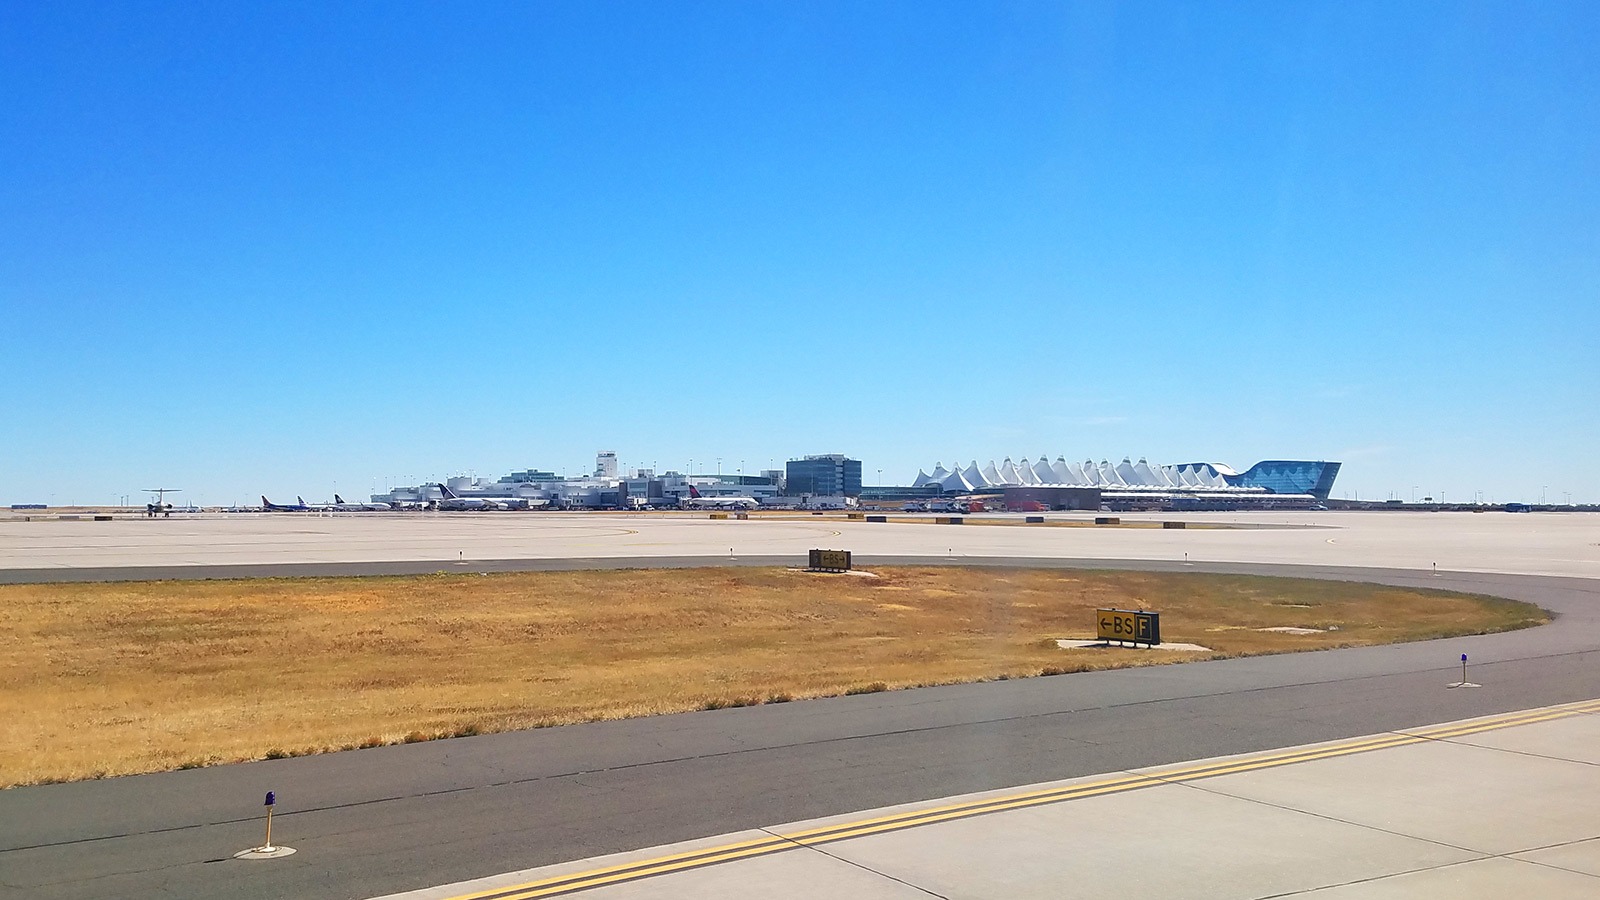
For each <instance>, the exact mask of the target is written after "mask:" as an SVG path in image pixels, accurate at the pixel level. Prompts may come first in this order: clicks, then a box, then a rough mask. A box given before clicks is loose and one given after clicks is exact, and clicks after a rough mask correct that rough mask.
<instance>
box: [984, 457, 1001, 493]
mask: <svg viewBox="0 0 1600 900" xmlns="http://www.w3.org/2000/svg"><path fill="white" fill-rule="evenodd" d="M983 483H984V484H986V485H988V486H989V487H998V486H999V485H1000V484H1001V481H1000V473H999V472H998V471H996V470H995V467H994V460H992V459H991V460H989V464H988V465H987V466H984V467H983Z"/></svg>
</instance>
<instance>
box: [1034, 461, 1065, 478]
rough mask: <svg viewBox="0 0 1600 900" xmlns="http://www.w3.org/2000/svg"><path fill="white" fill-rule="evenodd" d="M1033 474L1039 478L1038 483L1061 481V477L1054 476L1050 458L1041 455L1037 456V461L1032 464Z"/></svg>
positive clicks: (1054, 472)
mask: <svg viewBox="0 0 1600 900" xmlns="http://www.w3.org/2000/svg"><path fill="white" fill-rule="evenodd" d="M1033 476H1034V477H1035V478H1037V479H1039V483H1040V484H1060V483H1061V479H1059V478H1057V477H1056V471H1055V469H1052V468H1050V460H1048V459H1046V458H1044V457H1043V456H1041V457H1039V461H1038V462H1036V463H1034V464H1033Z"/></svg>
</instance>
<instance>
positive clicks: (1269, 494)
mask: <svg viewBox="0 0 1600 900" xmlns="http://www.w3.org/2000/svg"><path fill="white" fill-rule="evenodd" d="M1338 474H1339V463H1336V462H1325V461H1321V460H1317V461H1311V460H1264V461H1262V462H1258V463H1256V464H1255V465H1253V466H1251V467H1250V468H1249V469H1246V470H1245V471H1243V472H1239V471H1237V470H1235V469H1233V468H1232V467H1231V466H1227V465H1224V464H1222V463H1205V462H1201V463H1179V464H1176V465H1157V466H1152V465H1150V463H1149V462H1148V461H1147V460H1145V459H1143V458H1141V459H1140V460H1139V461H1138V462H1133V461H1131V460H1130V459H1128V458H1127V457H1124V458H1123V460H1122V462H1120V463H1117V464H1115V465H1113V464H1112V463H1111V462H1110V461H1109V460H1104V459H1102V460H1101V461H1100V462H1099V463H1096V462H1094V461H1093V460H1092V459H1089V460H1084V461H1083V462H1081V463H1077V462H1067V460H1066V458H1065V457H1060V456H1058V457H1056V460H1055V461H1054V462H1051V461H1050V460H1049V458H1048V457H1045V456H1041V457H1039V459H1038V461H1036V462H1029V461H1028V459H1027V458H1026V457H1024V458H1023V459H1022V461H1021V462H1019V463H1013V462H1012V461H1011V458H1010V457H1006V459H1005V460H1004V461H1003V462H1001V463H1000V464H999V465H996V464H995V463H994V462H993V461H992V460H991V461H990V462H989V464H988V465H987V466H984V467H982V468H980V467H979V466H978V463H977V460H973V461H972V463H971V464H970V465H968V466H967V467H966V468H960V467H957V468H953V469H946V468H945V467H944V466H943V465H942V464H935V465H934V468H933V471H932V472H931V473H930V472H924V471H920V470H919V471H918V472H917V479H916V481H915V482H913V483H912V486H913V487H914V488H921V489H934V488H937V489H938V491H939V493H941V494H944V495H961V494H996V493H998V494H1001V495H1003V496H1004V497H1005V501H1006V506H1007V507H1008V508H1012V509H1024V508H1029V509H1031V508H1045V509H1089V508H1099V507H1100V506H1107V507H1110V508H1111V509H1141V508H1149V509H1247V508H1250V509H1261V508H1294V507H1308V506H1314V505H1318V504H1320V503H1322V502H1323V501H1325V500H1327V499H1328V494H1329V492H1331V491H1332V490H1333V480H1334V478H1335V477H1337V476H1338Z"/></svg>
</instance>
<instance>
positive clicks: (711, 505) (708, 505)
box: [683, 484, 761, 509]
mask: <svg viewBox="0 0 1600 900" xmlns="http://www.w3.org/2000/svg"><path fill="white" fill-rule="evenodd" d="M760 505H761V501H760V500H757V499H756V498H754V497H702V496H700V491H699V489H698V488H696V487H695V486H694V485H692V484H691V485H689V499H687V500H685V501H683V506H684V508H685V509H755V508H756V507H758V506H760Z"/></svg>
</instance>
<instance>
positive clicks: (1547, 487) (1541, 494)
mask: <svg viewBox="0 0 1600 900" xmlns="http://www.w3.org/2000/svg"><path fill="white" fill-rule="evenodd" d="M1548 490H1550V485H1548V484H1547V485H1544V486H1543V487H1541V488H1539V505H1540V506H1543V505H1544V492H1545V491H1548Z"/></svg>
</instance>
